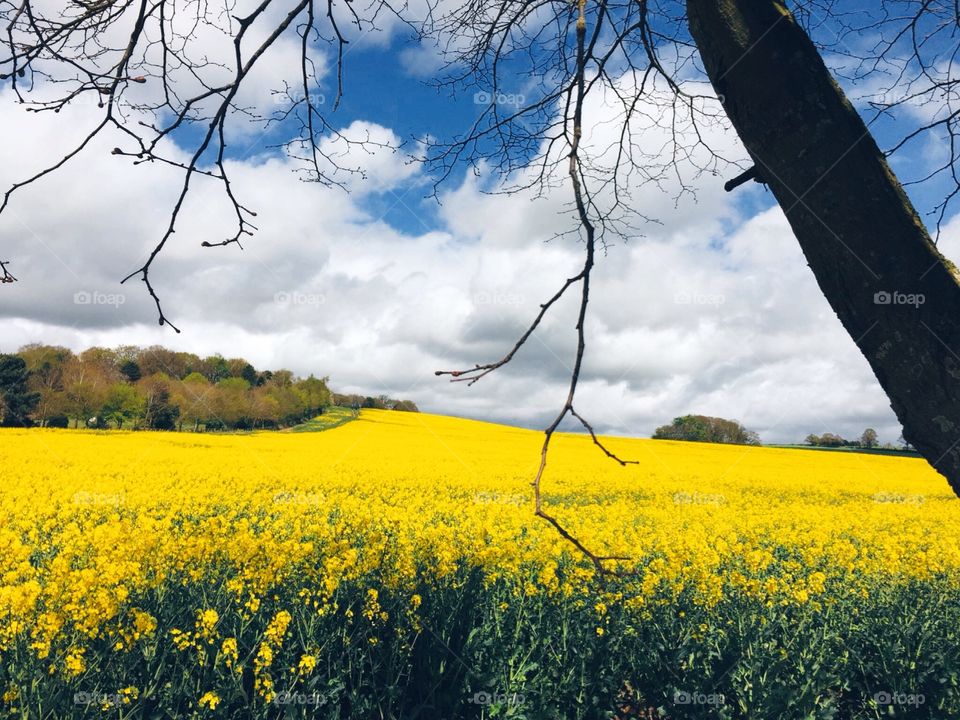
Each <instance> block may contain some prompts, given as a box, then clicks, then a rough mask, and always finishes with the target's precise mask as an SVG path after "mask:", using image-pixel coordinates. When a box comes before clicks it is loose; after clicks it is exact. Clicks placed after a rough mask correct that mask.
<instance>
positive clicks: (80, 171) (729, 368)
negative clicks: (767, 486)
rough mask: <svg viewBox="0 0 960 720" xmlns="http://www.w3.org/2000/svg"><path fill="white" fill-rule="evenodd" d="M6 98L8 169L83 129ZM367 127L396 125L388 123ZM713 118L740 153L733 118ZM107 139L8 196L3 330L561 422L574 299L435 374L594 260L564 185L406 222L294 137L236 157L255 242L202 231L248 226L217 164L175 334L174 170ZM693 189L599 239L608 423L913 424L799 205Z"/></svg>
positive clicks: (594, 331) (189, 241) (186, 249)
mask: <svg viewBox="0 0 960 720" xmlns="http://www.w3.org/2000/svg"><path fill="white" fill-rule="evenodd" d="M4 100H7V98H5V97H0V123H2V124H3V126H4V128H6V129H7V133H8V136H9V137H15V138H17V142H16V143H10V144H8V145H6V146H5V147H4V149H3V151H2V153H3V156H2V158H0V159H2V161H3V162H2V164H0V182H2V183H4V184H7V183H9V182H10V181H11V180H15V179H20V178H21V177H22V176H23V174H24V173H25V172H27V171H28V170H29V169H32V168H35V167H37V166H38V162H39V161H42V158H43V157H44V156H49V157H55V156H56V153H57V152H58V148H59V147H61V146H63V143H65V142H66V141H67V140H69V138H68V137H63V135H62V131H63V128H64V126H65V124H64V120H65V118H64V117H63V116H61V117H59V118H56V119H55V118H52V117H51V118H44V117H36V116H28V115H26V114H25V113H22V112H21V111H20V110H18V109H17V108H15V107H14V106H12V105H11V104H10V103H9V102H4ZM596 111H597V113H600V112H601V110H600V109H599V108H598V109H596ZM88 113H89V109H83V108H80V109H77V110H75V111H70V112H69V113H68V115H67V117H66V127H68V128H70V127H72V128H79V127H80V126H81V125H82V124H83V123H84V122H86V123H89V121H90V118H89V115H88ZM348 130H350V131H362V132H370V133H371V134H373V135H375V136H376V137H378V138H380V139H384V140H390V139H394V138H393V135H392V131H391V130H390V129H388V128H383V127H380V126H378V125H376V124H374V123H354V124H353V125H352V126H351V127H350V128H348ZM650 132H653V131H652V130H651V131H650ZM712 132H713V133H714V134H715V136H714V139H715V140H716V142H718V143H720V144H721V145H722V146H723V147H725V148H726V149H728V150H731V151H732V152H735V151H736V148H737V144H736V141H735V139H734V138H733V137H732V135H729V134H726V133H724V132H723V130H722V129H720V128H717V129H715V130H713V131H712ZM68 134H69V133H68ZM598 141H602V138H598ZM651 142H654V140H653V139H651ZM112 144H113V141H112V140H110V139H105V140H104V141H103V142H101V143H98V144H97V145H96V146H95V147H91V148H90V149H89V151H88V152H87V153H85V155H84V156H83V157H82V158H80V159H79V160H78V161H77V162H75V163H73V164H72V165H70V166H68V167H67V168H64V169H63V170H62V171H61V172H59V173H58V174H56V175H54V176H52V177H50V178H48V179H47V180H45V181H44V182H43V183H42V184H40V185H37V186H35V187H31V188H27V189H26V190H25V191H24V192H23V193H22V194H21V195H19V196H17V197H16V198H15V200H14V203H13V205H12V206H11V211H10V213H9V214H7V215H4V216H2V217H0V248H2V249H0V255H2V256H3V259H7V257H9V258H10V259H11V260H13V261H15V264H14V265H13V266H12V269H13V271H14V272H15V274H16V275H17V276H18V277H19V278H20V282H18V283H16V284H13V285H7V286H4V287H2V288H0V316H2V317H3V318H4V323H5V328H6V332H5V333H4V336H3V339H2V348H0V349H3V350H5V351H9V350H13V349H15V348H16V347H17V346H19V345H21V344H23V343H26V342H30V341H42V342H52V343H63V344H67V345H70V346H72V347H74V348H81V347H85V346H87V345H91V344H103V345H116V344H120V343H125V344H126V343H136V344H142V345H147V344H153V343H159V344H164V345H167V346H170V347H175V348H181V349H185V350H190V351H193V352H198V353H201V354H206V353H212V352H222V353H223V354H225V355H228V356H230V355H243V356H245V357H248V358H249V359H250V360H251V361H253V362H254V364H256V365H257V366H259V367H280V366H284V367H289V368H292V369H293V370H295V371H297V372H299V373H304V374H305V373H308V372H317V373H322V374H329V375H331V377H332V379H333V384H334V386H335V387H336V388H338V389H341V390H343V391H363V392H365V393H374V394H376V393H379V392H385V393H388V394H390V395H394V396H402V397H411V398H412V399H414V400H416V401H417V402H418V403H419V404H420V405H421V407H422V408H423V409H426V410H431V411H435V412H445V413H451V414H460V415H468V416H474V417H483V418H490V419H500V420H509V421H514V422H522V423H528V424H535V425H536V424H540V425H542V424H543V423H544V422H545V421H546V420H547V419H548V418H550V417H552V415H553V414H554V413H555V412H556V410H557V409H558V407H559V405H560V403H561V402H562V398H563V396H564V392H565V387H566V384H567V374H568V367H569V364H570V362H571V355H572V352H573V340H574V334H573V325H574V310H575V307H574V303H573V298H570V299H569V300H568V301H566V302H564V303H561V304H559V305H558V306H557V307H556V308H555V311H554V312H551V314H550V316H549V317H548V318H547V320H546V321H545V323H544V326H543V328H542V330H541V331H538V333H537V334H536V335H535V336H534V338H532V339H531V341H530V342H529V343H528V345H527V347H525V348H524V349H523V350H522V351H521V352H520V353H519V354H518V356H517V358H516V360H515V361H514V363H512V364H511V365H509V366H507V367H505V368H503V369H502V370H500V371H499V372H498V373H495V374H494V375H492V376H490V377H488V378H486V379H484V380H483V381H481V382H480V383H479V384H477V385H475V386H473V387H470V388H468V387H466V386H465V385H463V384H451V383H449V382H447V381H446V380H445V379H443V378H436V377H435V376H434V374H433V373H434V371H435V370H437V369H453V368H463V367H468V366H470V365H472V364H473V363H475V362H487V361H490V360H495V359H497V358H498V357H499V356H500V355H502V354H503V353H504V352H505V351H506V350H507V349H509V347H510V346H511V345H512V344H513V342H514V341H515V339H516V338H517V337H519V335H520V334H521V333H522V332H523V330H524V329H525V327H526V325H527V324H528V323H529V321H530V320H531V318H532V317H533V316H534V314H535V313H536V312H537V310H538V308H539V303H541V302H543V301H544V300H546V299H547V298H548V297H550V296H551V295H552V294H553V292H555V290H556V289H557V288H558V287H559V285H560V284H561V283H562V282H563V279H564V278H566V277H570V276H571V275H573V274H575V273H576V272H577V271H578V270H579V266H580V264H581V262H582V258H581V252H582V247H581V246H580V245H578V244H577V243H576V242H574V241H572V240H570V239H559V240H552V241H551V238H552V237H553V235H554V234H555V233H556V232H558V231H561V230H564V229H567V228H569V217H568V216H566V215H565V214H564V210H565V209H566V207H567V205H566V201H567V197H568V196H567V193H568V192H569V191H568V189H567V188H566V187H565V186H561V187H560V188H559V189H558V190H557V191H556V192H551V193H549V194H548V195H547V197H545V198H542V199H540V200H536V201H534V200H531V199H529V198H528V197H524V196H520V195H515V196H506V197H504V196H491V195H485V194H483V193H482V192H480V189H479V187H478V183H477V182H476V181H475V180H473V179H472V178H471V179H468V180H466V181H465V182H464V183H463V184H462V185H461V186H459V187H456V188H452V189H450V190H449V191H448V192H447V193H446V194H445V195H444V197H443V201H444V205H443V207H442V209H441V212H440V219H441V222H442V223H443V227H441V228H440V229H438V230H435V231H424V232H422V233H417V234H410V233H403V232H400V231H398V230H396V229H394V228H392V227H390V226H389V225H388V224H387V223H386V222H384V221H383V220H382V219H380V218H378V217H377V216H375V215H372V214H371V213H370V210H369V207H370V205H369V204H368V203H367V202H366V196H365V194H364V192H365V191H361V190H359V189H358V191H357V192H355V193H353V194H349V195H348V194H345V193H343V192H341V191H339V190H336V189H329V188H324V187H321V186H319V185H316V184H308V183H303V182H300V181H299V180H298V178H297V175H296V173H295V172H294V169H295V166H294V165H293V164H292V163H291V162H289V161H286V160H281V159H277V158H263V157H257V158H250V159H246V160H243V161H237V162H233V163H231V171H232V173H233V177H234V183H235V187H236V190H237V193H238V195H239V196H240V197H241V198H242V200H243V201H244V202H245V203H246V204H247V205H248V206H250V207H252V208H254V209H255V210H256V211H257V212H258V216H257V218H256V220H255V222H256V223H257V224H258V225H259V226H260V231H259V232H258V233H257V235H256V236H255V237H254V238H251V239H248V240H247V241H246V242H245V248H246V249H245V250H244V251H240V250H239V249H238V248H236V247H227V248H219V249H204V248H201V247H200V242H201V241H203V240H212V241H217V240H219V239H222V238H223V237H225V236H226V234H228V232H229V230H228V229H229V228H230V227H231V225H230V212H229V206H228V205H227V204H226V203H225V202H224V200H223V197H222V192H221V190H220V188H219V187H217V185H216V183H215V182H213V181H204V182H201V183H198V185H197V193H196V194H195V195H193V196H192V197H191V200H190V202H189V203H188V205H187V206H186V207H185V210H184V217H183V219H182V220H181V222H180V224H179V225H178V231H177V233H176V234H175V235H174V236H173V238H172V239H171V241H170V246H169V247H168V248H167V249H166V250H165V251H164V253H163V254H162V255H161V257H160V259H159V260H158V264H157V266H156V269H155V271H154V275H153V279H154V281H155V283H156V286H157V289H158V291H159V292H160V294H161V297H162V299H163V301H164V304H165V309H166V311H167V313H168V314H169V316H170V317H171V319H172V320H173V321H174V322H176V323H177V324H178V325H179V326H180V327H181V328H182V329H183V331H184V332H183V334H182V335H179V336H178V335H174V334H173V333H172V332H171V331H169V330H167V329H164V328H160V327H158V326H157V325H156V321H155V313H154V310H153V308H152V307H151V303H150V301H149V299H148V298H147V297H146V296H145V293H144V292H143V289H142V287H141V286H140V283H138V282H136V281H135V280H134V281H131V282H130V283H128V284H127V285H124V286H119V285H118V284H117V283H118V280H119V279H120V278H121V277H122V276H123V275H125V274H126V273H127V272H129V271H130V270H133V269H134V268H136V267H137V265H138V264H139V263H140V262H142V260H143V259H144V257H145V256H146V253H147V252H148V250H149V249H150V248H151V247H152V245H153V243H154V242H156V240H157V239H158V238H159V237H160V236H161V235H162V228H163V225H164V222H165V221H166V218H167V213H168V210H169V208H170V205H171V202H172V200H173V194H174V192H175V183H176V177H177V176H176V173H174V172H172V171H170V170H169V169H164V168H160V167H138V168H134V167H131V166H130V164H129V162H127V161H124V160H120V159H118V158H115V157H112V156H111V155H110V154H109V148H110V147H111V146H112ZM349 160H350V161H351V162H352V163H356V164H357V165H358V166H361V167H363V169H364V170H365V171H366V172H367V173H368V174H369V176H370V178H371V183H372V187H373V189H374V190H376V191H378V192H380V193H384V196H383V197H384V198H385V200H386V201H387V202H388V203H389V202H398V201H397V200H396V198H398V197H403V195H404V193H406V192H408V191H410V189H411V188H417V187H418V185H419V183H421V182H422V180H423V179H422V177H420V174H419V173H420V171H419V169H418V168H417V167H416V166H411V165H408V164H406V163H405V162H404V159H403V156H401V155H399V154H394V153H392V152H375V153H373V154H371V155H368V154H365V153H351V154H350V155H349ZM697 189H698V199H699V202H698V203H693V202H692V201H691V200H690V199H689V198H684V199H681V201H680V202H679V204H677V205H676V206H675V205H674V204H673V202H672V201H671V200H669V199H668V197H667V196H664V195H663V194H661V193H660V192H659V191H657V190H655V189H654V188H653V187H652V186H649V187H646V188H641V189H639V190H638V191H637V192H636V194H635V197H634V199H635V202H636V203H637V207H638V208H639V209H641V210H642V211H643V212H645V213H646V214H648V215H653V216H656V217H658V218H659V219H661V220H662V221H663V224H662V225H647V226H644V227H643V228H642V230H643V231H644V234H643V236H640V235H638V236H637V237H634V238H631V239H630V240H629V242H626V243H619V244H617V245H615V246H614V247H612V248H611V249H610V251H609V254H608V255H607V256H605V257H602V258H601V259H600V261H599V264H598V266H597V270H596V276H595V282H594V291H593V296H592V304H591V314H590V318H589V321H588V322H589V324H588V335H589V342H590V346H589V348H588V355H587V360H586V365H585V369H584V384H583V386H582V387H581V390H580V400H579V402H578V405H579V407H580V408H581V410H582V411H583V412H584V413H585V414H586V415H587V416H588V417H589V418H590V419H591V420H592V421H593V422H594V423H595V424H596V426H597V427H598V428H599V429H604V430H609V431H615V432H620V433H628V434H640V435H644V434H648V433H650V432H651V431H652V430H653V428H654V427H655V426H656V425H659V424H662V423H664V422H667V421H669V420H670V419H671V418H672V417H674V416H675V415H678V414H682V413H686V412H699V413H706V414H715V415H722V416H729V417H736V418H738V419H739V420H741V421H743V422H744V423H746V424H747V425H748V426H749V427H751V428H753V429H756V430H758V431H759V432H760V433H761V436H762V437H763V438H764V440H766V441H799V440H801V439H802V438H803V436H804V435H805V434H806V433H808V432H823V431H827V430H829V431H833V432H840V433H843V434H845V435H848V436H851V435H856V434H859V432H860V431H861V430H862V429H863V428H864V427H866V426H868V425H869V426H873V427H875V428H876V429H877V430H878V431H879V432H880V435H881V438H882V439H884V440H890V441H893V440H895V439H896V437H897V435H898V433H899V428H898V426H897V425H896V421H895V419H894V418H893V415H892V413H891V411H890V410H889V408H888V406H887V402H886V399H885V397H884V395H883V393H882V391H881V390H880V388H879V386H878V385H877V383H876V381H875V380H874V379H873V377H872V374H871V373H870V370H869V367H868V366H867V363H866V361H865V360H864V359H863V357H862V356H861V355H860V353H859V351H858V350H857V348H856V346H855V345H854V344H853V342H852V341H851V340H850V339H849V337H848V336H847V335H846V333H845V332H844V331H843V329H842V327H841V326H840V323H839V321H838V320H837V319H836V317H835V316H834V315H833V313H832V312H831V310H830V308H829V306H828V305H827V303H826V301H825V300H824V298H823V297H822V295H821V294H820V292H819V290H818V288H817V286H816V283H815V281H814V278H813V276H812V274H811V273H810V271H809V269H808V268H807V266H806V263H805V260H804V258H803V256H802V254H801V253H800V250H799V248H798V246H797V243H796V241H795V240H794V239H793V237H792V234H791V232H790V230H789V227H788V226H787V224H786V221H785V220H784V218H783V216H782V213H781V212H780V211H779V210H778V209H770V210H766V211H763V212H760V213H759V214H757V215H755V216H753V217H741V214H740V212H739V211H738V209H737V207H736V206H735V205H734V204H733V201H734V199H735V198H734V197H733V196H731V195H727V194H725V193H724V192H723V191H722V178H714V177H710V176H707V177H705V178H701V179H699V180H698V181H697ZM738 192H739V193H740V194H741V195H743V194H745V193H753V194H759V193H763V192H765V191H764V190H762V189H761V188H759V187H750V188H744V189H741V190H740V191H738ZM391 193H394V195H391ZM419 194H421V191H420V190H419V189H414V190H412V191H410V192H409V195H407V200H409V199H410V198H411V197H416V196H418V195H419ZM405 202H406V200H405ZM411 206H413V207H416V205H415V204H413V203H411ZM731 227H732V228H733V230H731V229H730V228H731ZM958 236H960V233H956V232H955V233H954V234H953V235H952V236H951V239H950V240H949V241H946V243H947V245H949V246H950V248H954V247H960V242H955V240H956V237H958ZM80 291H88V292H100V293H117V292H119V293H123V295H124V298H125V301H124V303H123V304H122V305H119V306H118V305H108V304H93V303H90V304H75V303H74V302H73V297H74V294H75V293H77V292H80Z"/></svg>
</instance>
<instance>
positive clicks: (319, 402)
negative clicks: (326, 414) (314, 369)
mask: <svg viewBox="0 0 960 720" xmlns="http://www.w3.org/2000/svg"><path fill="white" fill-rule="evenodd" d="M328 381H329V378H326V377H324V378H317V377H314V376H313V375H310V376H309V377H308V378H306V379H305V380H299V381H297V382H296V383H294V390H295V391H296V393H297V395H299V396H300V398H301V400H302V401H303V405H304V408H305V412H306V414H308V415H310V416H313V415H316V414H319V413H320V412H321V411H322V410H323V408H325V407H326V406H327V405H329V404H330V403H331V402H332V399H333V398H332V396H331V393H330V388H328V387H327V382H328Z"/></svg>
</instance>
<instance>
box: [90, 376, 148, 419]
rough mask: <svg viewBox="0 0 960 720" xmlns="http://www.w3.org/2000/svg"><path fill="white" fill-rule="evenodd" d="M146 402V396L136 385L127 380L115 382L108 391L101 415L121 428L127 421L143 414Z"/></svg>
mask: <svg viewBox="0 0 960 720" xmlns="http://www.w3.org/2000/svg"><path fill="white" fill-rule="evenodd" d="M145 403H146V398H145V397H144V396H143V395H142V394H141V393H140V391H139V390H138V388H137V387H136V386H134V385H130V384H129V383H126V382H119V383H115V384H113V385H111V386H110V389H109V390H108V391H107V398H106V401H105V402H104V403H103V408H102V409H101V412H100V416H101V417H102V418H103V419H104V421H106V422H112V423H115V424H116V426H117V428H118V429H120V428H123V424H124V423H125V422H127V421H130V420H134V419H136V418H138V417H140V416H142V415H143V413H144V405H145Z"/></svg>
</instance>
